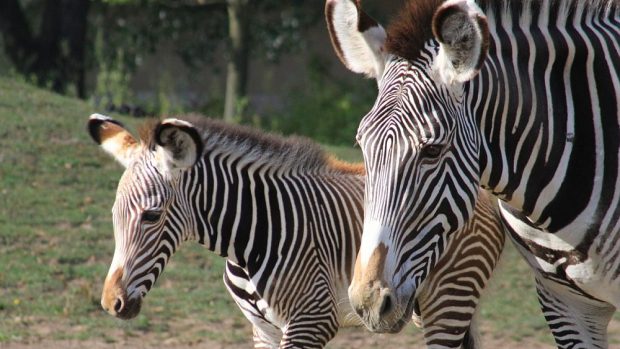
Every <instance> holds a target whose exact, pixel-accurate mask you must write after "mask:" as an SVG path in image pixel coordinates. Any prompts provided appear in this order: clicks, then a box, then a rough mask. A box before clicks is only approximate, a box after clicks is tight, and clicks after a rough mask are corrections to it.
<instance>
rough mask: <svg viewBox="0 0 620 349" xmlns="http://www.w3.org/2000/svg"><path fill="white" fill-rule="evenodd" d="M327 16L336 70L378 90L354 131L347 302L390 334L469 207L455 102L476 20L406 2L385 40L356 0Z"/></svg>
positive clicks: (469, 120)
mask: <svg viewBox="0 0 620 349" xmlns="http://www.w3.org/2000/svg"><path fill="white" fill-rule="evenodd" d="M425 7H428V8H425ZM411 11H427V12H428V17H429V18H428V23H418V22H413V21H412V20H411V18H410V17H411V16H410V13H411ZM325 14H326V19H327V24H328V29H329V32H330V36H331V39H332V43H333V45H334V48H335V50H336V53H337V54H338V56H339V58H340V59H341V61H342V62H343V63H344V64H345V66H347V67H348V68H349V69H350V70H352V71H354V72H357V73H362V74H365V75H367V76H369V77H372V78H375V79H377V83H378V89H379V95H378V97H377V99H376V102H375V105H374V106H373V107H372V109H371V110H370V112H369V113H368V114H367V115H366V116H365V117H364V118H363V119H362V121H361V123H360V125H359V129H358V134H357V141H358V143H359V144H360V146H361V148H362V152H363V154H364V162H365V166H366V172H367V176H366V194H365V204H364V229H363V236H362V243H361V247H360V251H359V254H358V257H357V262H356V265H355V273H354V277H353V281H352V283H351V285H350V287H349V298H350V301H351V304H352V306H353V307H354V308H355V309H356V311H357V313H358V314H359V315H360V316H361V317H362V320H363V321H364V323H365V324H366V326H367V327H368V328H369V329H370V330H371V331H375V332H396V331H400V329H402V327H403V326H404V324H406V322H407V321H408V320H409V319H410V317H411V314H412V311H413V309H414V307H415V301H414V299H415V292H416V290H417V289H419V288H420V285H421V283H422V282H423V281H424V280H425V278H426V276H427V275H428V274H429V271H430V270H431V269H432V268H433V267H434V265H435V264H436V262H437V260H438V259H440V258H441V257H442V253H443V250H444V247H445V246H446V244H447V239H449V237H450V234H451V233H452V232H454V231H456V230H457V229H458V228H460V227H462V226H463V225H464V224H465V223H466V222H467V220H468V219H469V218H470V216H471V215H472V212H473V208H474V206H475V201H476V198H477V187H478V183H479V182H480V175H479V165H478V154H479V147H480V135H479V133H478V131H477V130H478V129H477V128H476V126H475V120H474V118H473V117H472V116H471V115H470V113H469V112H468V110H467V108H466V107H465V97H464V96H465V90H466V89H467V88H468V86H467V84H468V81H469V80H471V79H472V78H474V76H476V73H477V72H478V71H479V69H480V67H481V65H482V62H483V61H484V58H485V55H486V51H487V46H488V29H487V24H486V18H485V17H484V15H483V14H482V12H481V11H480V9H479V8H478V6H477V5H476V4H474V3H473V2H472V1H466V0H457V1H448V2H445V3H441V2H440V1H410V2H409V3H408V5H407V7H406V8H405V9H404V11H403V12H402V14H401V18H399V20H398V21H396V22H395V23H393V24H392V25H391V26H390V27H389V28H388V30H387V31H384V30H383V28H382V27H381V26H380V25H379V24H378V23H377V22H375V21H374V20H372V19H371V18H370V17H369V16H368V15H366V14H365V13H364V12H363V11H362V10H361V8H360V5H359V0H357V1H353V0H328V1H327V4H326V11H325Z"/></svg>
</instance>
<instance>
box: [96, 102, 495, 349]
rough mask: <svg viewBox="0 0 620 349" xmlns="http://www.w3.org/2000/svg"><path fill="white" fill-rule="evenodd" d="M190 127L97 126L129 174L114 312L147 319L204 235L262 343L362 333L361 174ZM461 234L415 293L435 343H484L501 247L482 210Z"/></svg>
mask: <svg viewBox="0 0 620 349" xmlns="http://www.w3.org/2000/svg"><path fill="white" fill-rule="evenodd" d="M187 120H190V121H186V120H179V119H166V120H164V121H163V122H161V123H158V124H156V125H154V127H151V128H148V129H147V130H146V132H142V135H141V140H140V141H138V140H136V139H134V137H132V136H131V134H130V133H129V132H128V131H127V130H125V129H124V128H123V126H122V125H121V124H120V123H118V122H116V121H114V120H112V119H110V118H108V117H105V116H102V115H96V114H95V115H92V116H91V118H90V121H89V125H88V128H89V132H90V135H91V136H92V138H93V139H94V140H95V141H96V142H97V143H99V144H100V145H101V146H102V147H103V149H104V150H105V151H107V152H108V153H110V154H111V155H112V156H114V157H115V158H116V159H117V160H118V161H119V162H120V163H121V164H123V165H124V166H125V167H126V170H125V173H124V174H123V176H122V178H121V180H120V182H119V186H118V191H117V194H116V201H115V203H114V207H113V209H112V214H113V224H114V234H115V235H114V236H115V241H116V248H115V251H114V258H113V260H112V264H111V266H110V269H109V272H108V275H107V277H106V280H105V284H104V288H103V294H102V299H101V304H102V306H103V308H104V309H105V310H106V311H108V312H109V313H110V314H112V315H115V316H117V317H119V318H123V319H129V318H132V317H134V316H136V315H137V314H138V312H139V311H140V306H141V302H142V298H143V297H144V296H145V295H146V293H147V292H148V291H149V289H150V288H151V287H152V286H153V284H154V283H155V281H156V279H157V277H158V276H159V275H160V274H161V273H162V271H163V269H164V266H165V265H166V263H167V262H168V260H169V258H170V257H171V256H172V254H173V253H174V251H175V250H176V249H177V247H178V246H179V245H180V243H181V242H182V241H186V240H195V241H198V243H200V244H203V245H205V247H207V248H208V249H209V250H211V251H213V252H215V253H217V254H218V255H220V256H223V257H226V258H227V267H226V273H225V275H224V281H225V283H226V286H227V287H228V290H229V292H230V294H231V295H232V296H233V298H234V299H235V301H236V302H237V304H238V306H239V308H240V309H241V310H242V312H243V313H244V315H245V316H246V317H247V318H248V320H250V321H251V322H252V324H253V326H254V342H255V347H257V348H259V347H260V348H277V347H280V348H302V347H303V348H321V347H323V346H324V345H325V344H326V343H327V342H328V341H329V340H330V339H332V338H333V337H334V336H335V334H336V332H337V330H338V327H340V326H349V325H359V324H361V323H360V322H359V320H358V317H357V316H356V315H355V313H354V311H353V309H352V308H351V306H350V305H349V302H348V296H347V288H348V285H349V283H350V281H351V276H352V272H353V268H354V262H355V259H356V252H357V249H358V247H359V246H360V244H361V230H362V206H363V192H364V173H363V167H362V166H361V165H350V164H346V163H342V162H339V161H337V160H334V159H333V158H331V157H328V156H327V155H326V154H325V153H324V152H323V151H322V150H321V149H320V148H319V146H318V145H316V144H315V143H312V142H310V141H309V140H306V139H303V138H281V137H277V136H272V135H267V134H263V133H258V132H256V131H252V130H250V129H248V128H245V127H240V126H232V125H227V124H224V123H221V122H217V121H213V120H209V119H206V118H196V117H193V118H192V117H190V118H188V119H187ZM457 234H459V235H460V236H461V238H459V239H453V241H459V243H460V244H459V245H456V244H454V245H450V246H447V247H446V249H447V250H448V251H450V252H451V253H448V254H446V258H444V259H442V260H441V261H439V262H438V265H439V267H438V268H437V269H436V272H435V273H434V274H433V275H431V276H430V277H429V278H428V279H427V280H428V281H427V282H426V283H425V284H424V285H425V287H423V288H422V289H421V290H420V292H418V294H417V298H416V305H417V306H416V316H417V317H418V320H419V323H421V324H422V326H423V327H424V331H425V338H426V342H427V344H428V346H429V347H433V348H439V347H443V348H456V347H461V345H463V346H464V347H466V348H469V347H473V345H474V344H473V338H472V336H471V335H470V332H469V328H470V323H471V320H472V317H473V315H474V311H475V307H476V305H477V303H478V299H479V296H480V291H481V290H482V289H483V288H484V286H485V285H486V283H487V281H488V279H489V277H490V275H491V272H492V270H493V269H494V267H495V264H496V262H497V259H498V258H499V255H500V252H501V250H502V247H503V244H504V235H503V234H502V232H501V229H500V227H499V226H498V220H497V218H496V216H495V208H494V207H492V206H491V205H489V204H488V203H487V202H484V201H482V202H481V203H480V204H479V205H478V206H477V208H476V215H475V217H474V218H473V219H472V221H471V222H470V223H469V224H468V226H467V227H465V228H464V229H463V230H461V231H460V232H458V233H457ZM393 306H394V303H390V302H389V301H388V302H386V303H385V304H382V305H381V307H382V308H384V309H383V310H384V311H388V310H391V307H393ZM399 311H400V310H399ZM403 325H404V323H401V324H399V325H398V326H396V327H394V328H393V331H394V332H396V331H399V330H400V329H401V328H402V326H403Z"/></svg>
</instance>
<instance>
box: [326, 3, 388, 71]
mask: <svg viewBox="0 0 620 349" xmlns="http://www.w3.org/2000/svg"><path fill="white" fill-rule="evenodd" d="M325 20H326V21H327V29H328V30H329V36H330V38H331V40H332V45H333V47H334V50H335V51H336V54H337V55H338V58H340V61H342V63H343V64H344V65H345V66H346V67H347V68H349V70H351V71H353V72H355V73H360V74H365V75H366V76H368V77H371V78H379V77H381V75H382V74H383V69H384V68H385V53H384V51H383V45H384V44H385V39H386V33H385V30H384V29H383V27H381V25H379V23H377V22H376V21H375V20H374V19H372V18H371V17H370V16H368V15H367V14H366V13H365V12H364V11H362V9H361V6H360V0H327V2H326V3H325Z"/></svg>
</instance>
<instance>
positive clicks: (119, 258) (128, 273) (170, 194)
mask: <svg viewBox="0 0 620 349" xmlns="http://www.w3.org/2000/svg"><path fill="white" fill-rule="evenodd" d="M153 158H154V156H153V153H152V152H148V151H147V152H144V153H143V154H142V156H141V157H140V158H138V159H137V160H135V161H134V162H133V163H132V164H131V165H130V166H129V167H128V168H127V170H126V171H125V173H124V174H123V176H122V177H121V180H120V182H119V185H118V189H117V192H116V200H115V202H114V206H113V208H112V219H113V224H114V241H115V244H116V247H115V250H114V258H113V260H112V264H111V265H110V271H109V273H108V277H107V278H106V282H105V286H104V294H103V299H102V304H104V307H105V308H107V309H108V312H110V313H111V314H113V315H116V316H118V317H121V318H131V317H134V316H135V315H137V314H138V312H139V310H140V303H141V300H142V298H143V297H144V296H145V295H146V293H147V292H148V291H149V290H150V289H151V287H152V286H153V284H154V283H155V281H156V280H157V278H158V276H159V275H161V273H162V271H163V269H164V267H165V265H166V263H167V262H168V259H169V258H170V256H172V254H173V253H174V251H175V250H176V248H177V246H178V245H179V243H180V242H181V241H182V238H183V237H186V236H187V234H186V233H185V232H186V231H187V228H188V227H186V226H178V225H177V226H174V225H172V222H171V220H170V217H171V215H170V214H168V213H169V212H170V211H171V210H175V207H174V206H178V205H179V204H180V203H179V202H178V201H177V200H175V195H174V192H175V190H174V188H173V183H171V180H170V179H166V178H164V176H162V174H161V173H160V172H159V170H158V169H157V167H156V166H155V163H154V159H153ZM181 223H184V222H183V221H181ZM110 305H112V306H110Z"/></svg>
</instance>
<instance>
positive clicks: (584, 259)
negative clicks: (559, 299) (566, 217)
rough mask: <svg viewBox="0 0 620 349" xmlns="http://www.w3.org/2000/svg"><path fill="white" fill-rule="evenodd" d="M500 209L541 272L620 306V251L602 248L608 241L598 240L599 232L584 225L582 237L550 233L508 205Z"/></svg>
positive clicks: (522, 250) (513, 235)
mask: <svg viewBox="0 0 620 349" xmlns="http://www.w3.org/2000/svg"><path fill="white" fill-rule="evenodd" d="M500 211H501V214H502V220H503V221H504V224H505V226H506V227H507V228H508V232H509V233H510V237H511V239H512V241H513V242H514V243H515V246H516V247H517V249H518V250H519V252H520V253H521V254H522V255H523V257H524V258H525V260H526V261H527V263H528V264H529V265H530V266H531V267H532V268H533V269H534V270H536V272H537V273H538V275H540V276H541V277H543V278H545V279H547V280H551V281H554V282H555V283H557V284H558V285H561V286H562V287H568V288H571V289H573V290H575V291H577V292H578V293H585V294H587V295H589V296H591V297H594V298H597V299H599V300H603V301H606V302H608V303H611V304H613V305H614V306H616V307H618V306H620V280H618V276H619V275H620V265H619V264H618V263H619V262H620V256H619V255H618V254H619V253H620V252H616V253H606V252H605V250H604V249H602V248H601V246H602V245H606V244H602V243H601V241H597V240H599V239H600V238H601V237H600V236H598V232H596V231H590V232H588V227H587V226H586V225H584V227H581V229H582V230H581V232H582V234H581V237H582V238H581V239H574V238H573V237H574V236H575V235H576V234H574V231H568V232H564V231H558V232H554V233H549V232H547V231H544V230H542V229H539V228H537V227H535V226H534V225H533V224H532V223H531V222H529V221H528V220H527V217H525V216H524V215H522V214H520V213H518V212H517V211H515V210H513V209H511V208H510V207H509V206H507V205H505V204H500ZM571 229H575V226H574V225H573V226H572V227H571ZM612 235H613V234H612ZM592 236H595V237H597V236H598V237H597V238H591V237H592ZM608 238H609V237H608ZM613 240H614V241H615V240H616V239H613ZM609 243H611V242H609ZM609 243H608V244H609ZM608 244H607V245H608Z"/></svg>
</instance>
